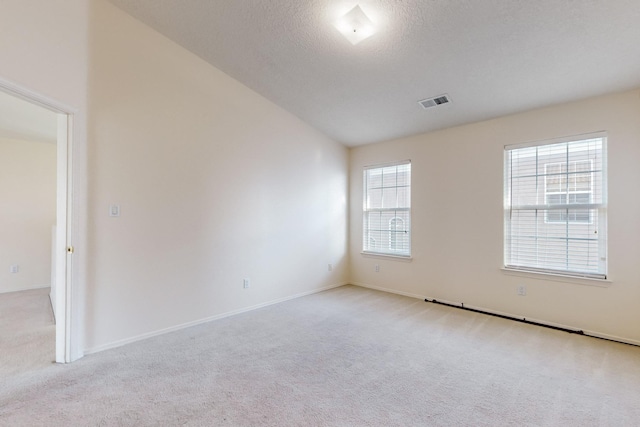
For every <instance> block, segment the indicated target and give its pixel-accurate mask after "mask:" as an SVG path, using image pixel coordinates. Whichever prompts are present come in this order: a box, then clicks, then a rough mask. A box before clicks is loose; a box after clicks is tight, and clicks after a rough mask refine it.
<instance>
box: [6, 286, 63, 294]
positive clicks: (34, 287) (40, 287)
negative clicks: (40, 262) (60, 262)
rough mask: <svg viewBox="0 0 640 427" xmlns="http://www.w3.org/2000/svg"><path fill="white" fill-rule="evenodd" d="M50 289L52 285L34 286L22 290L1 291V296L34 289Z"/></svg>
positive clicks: (9, 289)
mask: <svg viewBox="0 0 640 427" xmlns="http://www.w3.org/2000/svg"><path fill="white" fill-rule="evenodd" d="M49 287H51V285H33V286H27V287H20V288H8V289H2V290H0V294H8V293H9V292H20V291H32V290H34V289H44V288H49Z"/></svg>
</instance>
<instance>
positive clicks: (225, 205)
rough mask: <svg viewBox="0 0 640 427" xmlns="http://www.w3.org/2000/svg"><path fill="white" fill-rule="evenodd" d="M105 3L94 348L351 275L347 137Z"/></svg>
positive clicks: (100, 6)
mask: <svg viewBox="0 0 640 427" xmlns="http://www.w3.org/2000/svg"><path fill="white" fill-rule="evenodd" d="M93 14H94V17H93V18H94V19H93V20H92V35H91V39H92V44H91V46H90V48H91V52H92V62H91V70H92V74H91V80H90V86H89V91H90V122H89V140H90V153H89V170H90V171H91V172H90V194H91V198H90V206H89V209H90V212H89V222H90V224H91V226H90V229H89V232H90V256H91V259H92V263H91V269H90V271H91V274H90V277H89V282H88V284H89V292H88V297H89V298H88V300H87V329H86V344H87V348H88V349H89V350H90V351H93V350H96V349H100V348H105V347H108V346H110V345H113V344H114V343H122V342H126V341H127V340H130V339H133V338H135V337H138V336H144V335H145V334H151V333H155V332H157V331H160V330H163V329H165V328H172V327H175V326H176V325H181V324H186V323H189V322H195V321H199V320H202V319H206V318H210V317H212V316H218V315H221V314H224V313H228V312H232V311H236V310H242V309H246V308H248V307H252V306H256V305H259V304H263V303H267V302H270V301H275V300H278V299H281V298H287V297H290V296H293V295H297V294H301V293H305V292H312V291H316V290H318V289H322V288H325V287H329V286H334V285H338V284H342V283H344V282H346V281H347V274H348V266H347V263H346V250H347V248H346V238H347V206H346V198H347V191H348V188H347V168H348V152H347V150H346V148H344V147H343V146H342V145H340V144H338V143H336V142H334V141H331V140H329V139H328V138H326V137H324V136H323V135H321V134H319V133H318V132H317V131H315V130H313V129H312V128H310V127H309V126H308V125H306V124H304V123H302V122H301V121H300V120H298V119H297V118H296V117H294V116H293V115H292V114H290V113H288V112H286V111H284V110H282V109H280V108H279V107H277V106H275V105H273V104H272V103H271V102H269V101H267V100H266V99H264V98H262V97H261V96H259V95H258V94H256V93H254V92H253V91H251V90H249V89H248V88H247V87H245V86H243V85H241V84H240V83H238V82H237V81H235V80H233V79H232V78H230V77H228V76H227V75H225V74H223V73H222V72H220V71H219V70H217V69H215V68H213V67H211V66H210V65H209V64H207V63H205V62H204V61H202V60H201V59H199V58H198V57H196V56H195V55H193V54H191V53H189V52H187V51H185V50H184V49H182V48H180V47H179V46H177V45H176V44H174V43H173V42H170V41H169V40H167V39H165V38H164V37H162V36H160V35H159V34H158V33H156V32H154V31H152V30H150V29H149V28H148V27H146V26H144V25H142V24H141V23H140V22H138V21H136V20H134V19H133V18H131V17H129V16H128V15H126V14H124V13H123V12H122V11H120V10H119V9H117V8H115V7H113V6H111V5H110V4H108V3H106V2H98V3H96V6H95V9H94V10H93ZM110 204H119V205H120V208H121V216H120V217H119V218H112V217H109V216H108V207H109V205H110ZM328 263H332V264H333V265H334V268H333V271H331V272H329V271H328V266H327V264H328ZM243 278H250V279H251V287H250V288H249V289H243Z"/></svg>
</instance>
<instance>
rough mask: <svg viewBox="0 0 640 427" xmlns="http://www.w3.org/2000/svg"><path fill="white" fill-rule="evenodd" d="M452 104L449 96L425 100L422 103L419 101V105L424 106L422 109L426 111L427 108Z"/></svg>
mask: <svg viewBox="0 0 640 427" xmlns="http://www.w3.org/2000/svg"><path fill="white" fill-rule="evenodd" d="M449 102H451V100H450V99H449V95H446V94H445V95H440V96H436V97H434V98H428V99H423V100H422V101H418V104H420V105H422V108H424V109H425V110H426V109H427V108H431V107H436V106H438V105H442V104H447V103H449Z"/></svg>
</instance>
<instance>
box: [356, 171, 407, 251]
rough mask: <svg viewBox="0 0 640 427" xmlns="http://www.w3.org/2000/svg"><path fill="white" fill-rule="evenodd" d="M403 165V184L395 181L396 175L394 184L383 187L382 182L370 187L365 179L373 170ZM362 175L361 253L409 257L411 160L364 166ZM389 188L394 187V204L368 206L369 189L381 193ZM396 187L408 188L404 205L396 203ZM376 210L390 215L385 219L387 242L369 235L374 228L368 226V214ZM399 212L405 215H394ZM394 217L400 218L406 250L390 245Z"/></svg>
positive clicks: (393, 231) (394, 231)
mask: <svg viewBox="0 0 640 427" xmlns="http://www.w3.org/2000/svg"><path fill="white" fill-rule="evenodd" d="M405 165H408V179H407V181H406V183H405V184H403V185H399V184H398V181H397V176H396V185H393V186H388V187H385V186H384V183H383V184H382V186H381V187H379V188H377V187H375V188H372V187H370V186H369V182H368V180H367V173H369V172H371V171H374V170H380V172H381V173H383V169H385V168H392V167H398V166H405ZM396 174H397V171H396ZM362 177H363V180H362V196H363V202H362V252H361V253H362V254H364V255H376V256H384V257H392V258H404V259H411V160H403V161H399V162H392V163H384V164H376V165H371V166H365V167H364V168H363V174H362ZM391 188H395V189H396V204H395V205H394V206H389V207H376V208H372V207H370V206H369V204H368V202H369V200H370V197H371V190H382V193H383V194H384V189H391ZM398 188H407V189H408V194H407V203H406V206H405V205H398V199H397V195H398V192H397V189H398ZM376 212H379V213H381V215H382V213H387V214H391V215H392V216H391V218H389V219H388V220H386V225H387V230H386V231H387V232H388V234H389V239H388V240H389V241H388V243H387V242H384V241H383V240H380V241H378V240H377V239H376V238H375V237H374V236H372V235H371V232H372V231H375V230H372V229H371V227H370V214H371V213H376ZM399 212H404V213H406V215H403V216H402V217H401V216H398V215H396V214H397V213H399ZM394 219H395V220H398V219H400V220H402V222H403V231H404V233H405V234H406V250H402V249H401V250H397V249H393V247H392V240H393V239H392V238H391V236H392V235H394V236H396V234H392V233H396V232H397V230H391V225H392V223H393V220H394ZM377 231H381V232H382V231H383V230H382V228H380V230H377ZM379 237H381V236H379ZM396 238H397V237H396ZM372 240H373V241H374V242H376V243H377V244H376V245H375V246H377V247H378V248H375V247H372V245H371V241H372ZM367 243H368V244H367ZM397 244H398V242H397V240H396V247H397ZM403 246H404V245H403Z"/></svg>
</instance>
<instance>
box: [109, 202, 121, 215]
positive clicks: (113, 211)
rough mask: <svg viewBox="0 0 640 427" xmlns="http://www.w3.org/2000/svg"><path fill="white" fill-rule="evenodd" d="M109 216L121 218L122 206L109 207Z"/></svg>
mask: <svg viewBox="0 0 640 427" xmlns="http://www.w3.org/2000/svg"><path fill="white" fill-rule="evenodd" d="M109 216H114V217H115V216H120V205H111V206H109Z"/></svg>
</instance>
